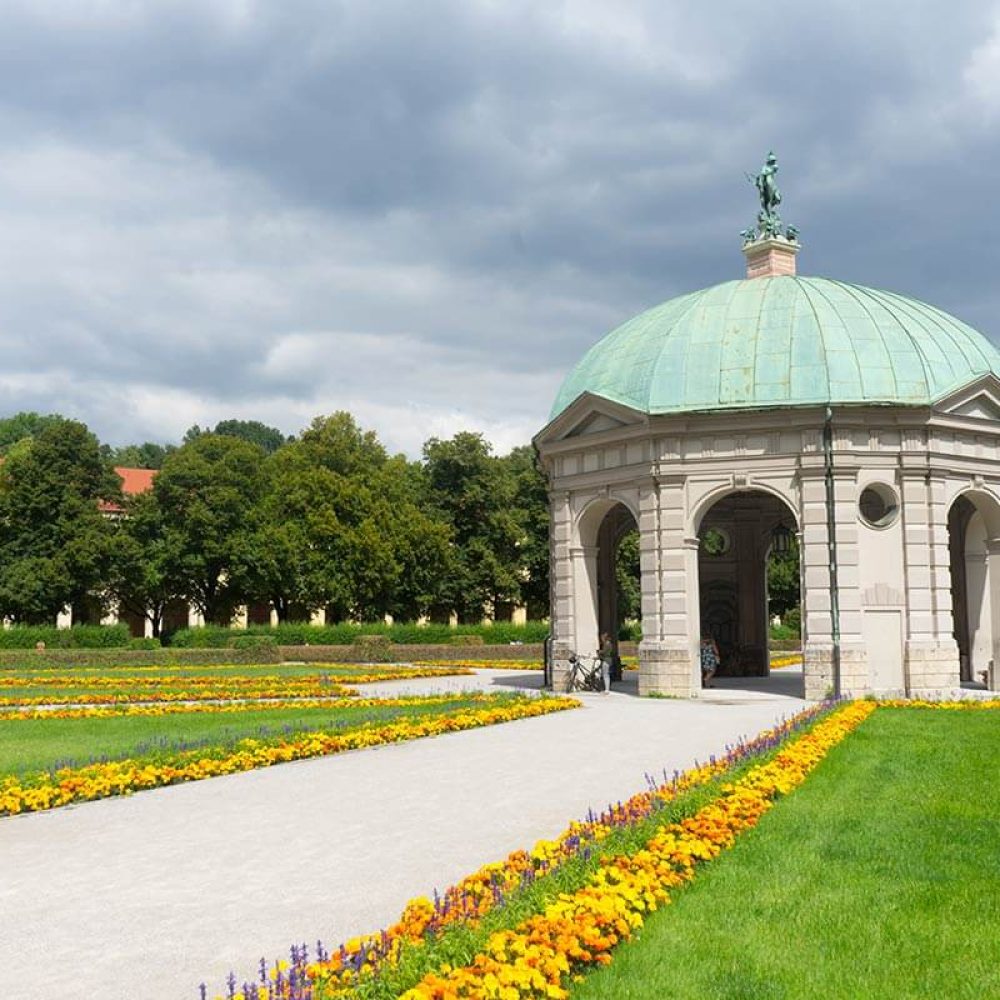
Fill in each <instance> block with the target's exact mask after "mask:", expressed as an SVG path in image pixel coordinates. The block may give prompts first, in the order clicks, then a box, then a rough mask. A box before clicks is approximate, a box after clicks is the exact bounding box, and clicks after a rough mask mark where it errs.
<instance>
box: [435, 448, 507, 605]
mask: <svg viewBox="0 0 1000 1000" xmlns="http://www.w3.org/2000/svg"><path fill="white" fill-rule="evenodd" d="M424 464H425V468H426V475H427V489H428V493H427V500H428V507H429V509H430V510H432V511H435V512H436V514H437V515H438V517H439V518H440V519H441V520H443V521H444V522H445V523H446V524H447V525H448V526H449V527H450V528H451V533H452V541H453V543H454V550H453V555H454V559H453V570H452V577H451V580H450V581H449V583H450V586H449V588H448V597H449V599H450V605H451V607H453V608H454V609H455V610H456V611H457V612H458V616H459V619H460V620H461V621H464V622H468V621H476V620H478V619H479V618H481V617H482V615H483V614H484V612H486V611H488V610H490V609H493V608H496V607H497V606H498V605H500V604H506V603H513V602H516V601H517V600H518V598H519V597H520V593H521V569H520V554H519V552H518V544H519V541H520V539H521V537H522V529H521V526H520V524H519V523H518V515H517V511H516V503H515V501H516V481H515V477H514V476H513V475H512V473H511V471H510V469H509V468H508V467H507V466H506V465H505V464H504V463H503V462H502V461H500V460H499V459H497V458H496V457H495V456H494V455H493V453H492V449H491V447H490V445H489V444H488V443H487V442H486V441H485V440H484V438H483V436H482V435H481V434H474V433H471V432H469V431H463V432H461V433H459V434H456V435H455V436H454V437H453V438H451V439H450V440H447V441H441V440H439V439H437V438H431V439H430V440H429V441H428V442H427V443H426V444H425V445H424Z"/></svg>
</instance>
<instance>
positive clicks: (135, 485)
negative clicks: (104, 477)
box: [99, 465, 156, 514]
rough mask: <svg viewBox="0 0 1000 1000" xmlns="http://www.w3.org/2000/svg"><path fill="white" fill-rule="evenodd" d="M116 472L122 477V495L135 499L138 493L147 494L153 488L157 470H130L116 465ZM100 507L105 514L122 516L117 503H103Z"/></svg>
mask: <svg viewBox="0 0 1000 1000" xmlns="http://www.w3.org/2000/svg"><path fill="white" fill-rule="evenodd" d="M115 472H117V473H118V475H119V476H121V480H122V493H124V494H125V496H127V497H133V496H135V495H136V494H137V493H145V492H146V491H147V490H150V489H152V488H153V478H154V477H155V476H156V469H130V468H128V467H127V466H124V465H116V466H115ZM99 506H100V509H101V510H102V511H103V512H104V513H105V514H120V513H121V511H122V509H121V507H120V506H119V505H118V504H116V503H101V504H99Z"/></svg>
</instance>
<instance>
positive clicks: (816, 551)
mask: <svg viewBox="0 0 1000 1000" xmlns="http://www.w3.org/2000/svg"><path fill="white" fill-rule="evenodd" d="M801 483H802V604H803V636H804V640H805V641H804V643H803V673H804V675H805V696H806V697H807V698H809V699H819V698H823V697H825V696H826V695H827V694H829V693H830V691H832V689H833V686H834V677H833V618H832V613H831V612H832V603H831V600H830V549H829V536H828V531H827V523H828V520H827V497H826V471H825V468H824V465H823V455H822V452H818V451H814V452H813V453H812V454H810V455H806V456H803V468H802V472H801ZM833 492H834V530H835V532H836V550H837V577H838V588H837V591H838V597H839V603H840V689H841V693H842V694H845V695H858V694H864V693H865V692H867V691H868V690H869V688H870V682H869V677H868V657H867V653H866V648H865V643H864V637H863V633H862V621H861V587H860V573H859V559H858V527H857V514H856V504H857V470H856V469H855V468H853V467H847V466H843V467H837V465H836V464H835V466H834V491H833Z"/></svg>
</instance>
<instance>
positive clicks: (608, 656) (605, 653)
mask: <svg viewBox="0 0 1000 1000" xmlns="http://www.w3.org/2000/svg"><path fill="white" fill-rule="evenodd" d="M597 655H598V657H599V658H600V661H601V680H602V682H603V683H604V694H610V693H611V664H612V663H614V661H615V644H614V643H613V642H612V641H611V636H610V635H609V634H608V633H607V632H602V633H601V641H600V647H599V649H598V650H597Z"/></svg>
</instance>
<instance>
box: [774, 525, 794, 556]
mask: <svg viewBox="0 0 1000 1000" xmlns="http://www.w3.org/2000/svg"><path fill="white" fill-rule="evenodd" d="M791 547H792V533H791V532H790V531H789V530H788V528H786V527H785V526H784V525H783V524H779V525H778V526H777V527H776V528H775V529H774V531H772V532H771V551H772V552H774V553H777V554H778V555H780V554H782V553H784V552H787V551H788V550H789V549H790V548H791Z"/></svg>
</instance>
